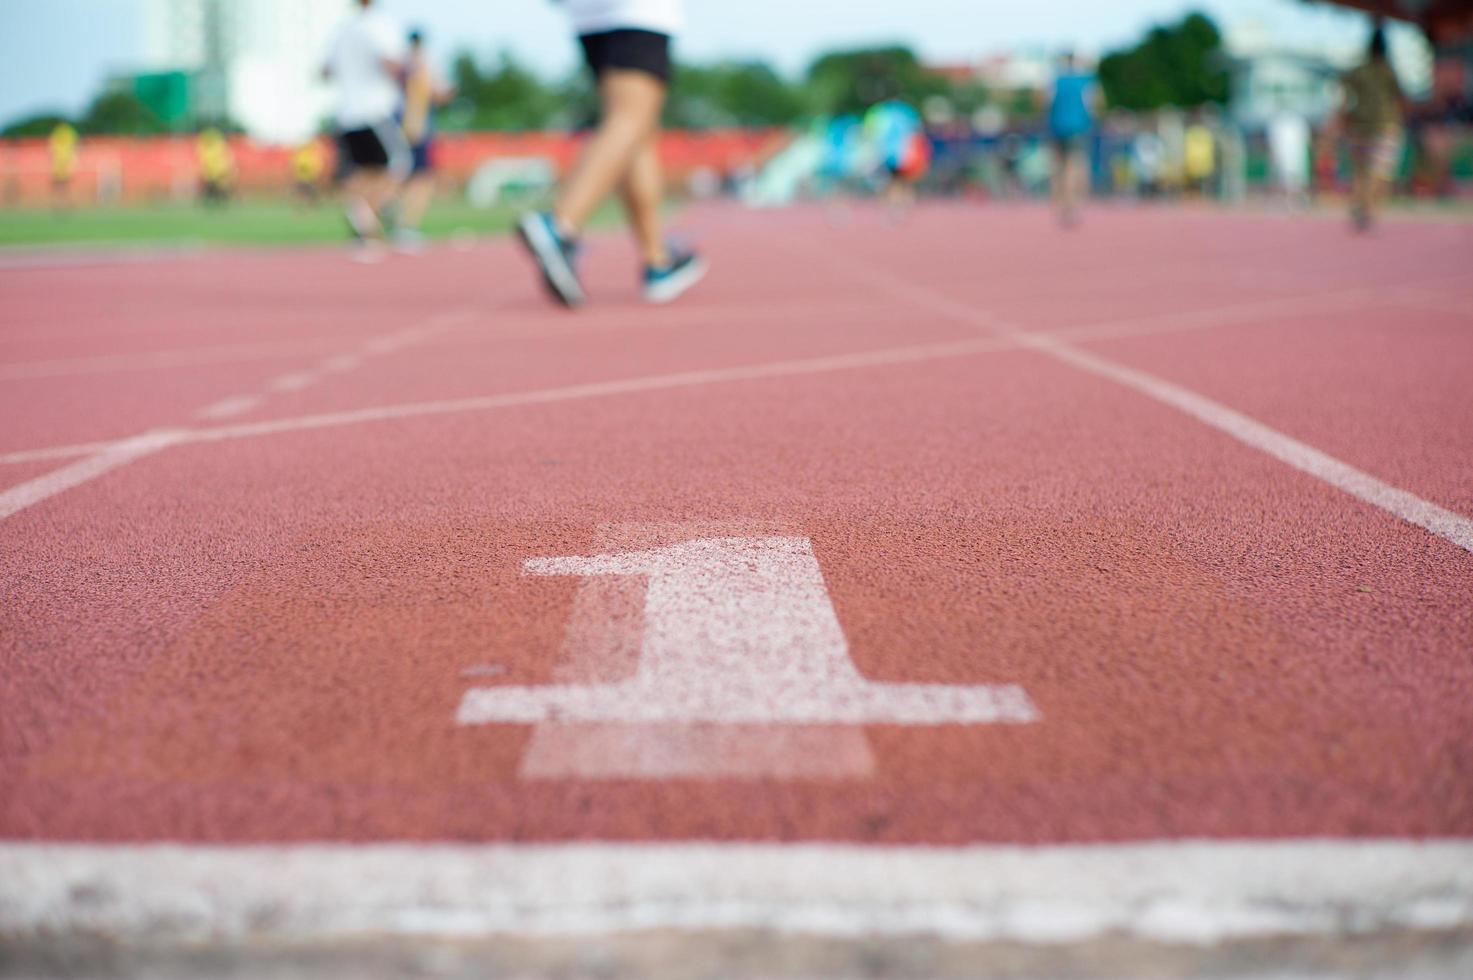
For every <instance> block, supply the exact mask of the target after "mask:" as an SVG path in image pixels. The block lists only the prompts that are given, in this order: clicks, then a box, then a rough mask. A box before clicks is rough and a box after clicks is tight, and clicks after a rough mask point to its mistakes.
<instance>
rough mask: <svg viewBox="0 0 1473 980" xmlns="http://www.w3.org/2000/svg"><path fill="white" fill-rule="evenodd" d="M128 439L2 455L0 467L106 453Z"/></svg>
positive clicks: (0, 456)
mask: <svg viewBox="0 0 1473 980" xmlns="http://www.w3.org/2000/svg"><path fill="white" fill-rule="evenodd" d="M126 441H127V440H126V439H109V440H106V441H104V442H78V443H73V444H71V445H70V446H48V447H46V448H45V449H21V450H18V451H16V452H13V453H3V454H0V465H5V466H14V465H17V464H21V463H44V462H47V461H48V460H53V459H75V458H76V457H78V456H91V455H93V454H94V453H101V452H106V451H107V450H109V449H112V448H114V447H115V446H118V445H121V444H122V443H124V442H126Z"/></svg>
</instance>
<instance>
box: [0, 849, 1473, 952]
mask: <svg viewBox="0 0 1473 980" xmlns="http://www.w3.org/2000/svg"><path fill="white" fill-rule="evenodd" d="M1470 925H1473V843H1469V842H1467V841H1431V842H1415V841H1406V840H1356V841H1351V840H1299V841H1277V842H1263V841H1241V842H1240V841H1182V842H1154V843H1144V844H1099V845H1065V846H1049V847H963V848H946V847H883V848H882V847H859V846H844V845H748V844H688V845H671V844H657V845H602V844H589V845H569V846H545V847H535V846H534V847H521V846H510V845H495V846H453V845H436V846H411V845H308V846H300V847H274V846H266V847H263V846H229V847H183V846H177V845H158V846H138V845H133V846H106V845H96V846H94V845H49V844H3V845H0V934H5V935H12V936H14V935H48V934H55V933H57V932H65V931H85V932H88V933H97V934H106V935H116V936H121V937H125V938H126V939H130V940H139V941H143V940H160V941H162V940H171V939H172V940H178V939H210V940H216V941H218V940H220V939H222V938H224V939H236V940H238V939H266V938H281V939H307V938H310V939H314V940H328V939H343V938H349V937H354V936H362V935H373V934H391V935H414V934H434V935H446V936H482V935H492V934H519V935H536V936H548V935H551V936H564V935H580V934H581V935H593V934H600V933H612V932H623V931H639V930H653V929H682V930H773V931H776V932H780V933H785V934H799V935H804V934H806V935H817V936H833V937H864V936H905V935H931V936H939V937H941V938H943V939H948V940H952V941H1015V942H1027V943H1039V944H1052V943H1067V942H1083V941H1086V940H1091V939H1096V938H1100V937H1105V936H1111V935H1124V936H1130V937H1133V938H1138V939H1147V940H1155V941H1162V942H1172V943H1203V944H1206V943H1214V942H1220V941H1222V940H1226V939H1233V938H1246V937H1266V936H1274V935H1328V936H1344V935H1350V934H1357V933H1373V932H1377V931H1381V930H1396V929H1425V930H1433V929H1457V928H1467V927H1468V926H1470Z"/></svg>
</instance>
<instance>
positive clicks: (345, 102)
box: [327, 10, 409, 130]
mask: <svg viewBox="0 0 1473 980" xmlns="http://www.w3.org/2000/svg"><path fill="white" fill-rule="evenodd" d="M408 46H409V42H408V41H407V39H406V38H405V36H404V32H403V31H402V30H401V29H400V28H399V25H398V24H396V23H394V21H393V20H391V19H390V18H388V17H386V16H384V15H383V14H380V13H375V12H374V11H372V10H364V11H360V12H359V13H356V14H354V15H353V16H352V17H350V18H349V19H348V20H347V21H346V22H345V23H344V24H343V26H342V27H340V28H338V33H337V36H336V37H334V38H333V42H332V47H331V48H330V49H329V50H328V56H327V67H328V70H329V71H330V72H331V73H332V81H333V83H334V84H335V85H336V86H337V121H338V126H339V127H340V128H342V129H344V130H352V129H366V128H368V127H369V126H376V125H378V124H379V123H381V122H384V121H385V120H388V119H391V118H393V115H394V113H395V112H396V111H397V110H398V108H399V80H398V79H397V78H395V77H394V76H393V75H392V74H390V73H389V72H388V70H386V69H385V68H384V61H386V60H387V61H403V60H404V57H405V54H406V51H407V49H408Z"/></svg>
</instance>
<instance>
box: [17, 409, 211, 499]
mask: <svg viewBox="0 0 1473 980" xmlns="http://www.w3.org/2000/svg"><path fill="white" fill-rule="evenodd" d="M185 438H186V434H185V433H184V432H183V431H180V430H164V431H158V432H149V433H145V434H144V435H141V436H135V437H134V438H132V439H124V440H122V441H121V442H116V443H113V444H112V445H110V446H108V447H107V448H106V449H103V450H102V451H100V452H98V453H96V454H95V455H92V456H87V457H85V458H83V459H80V460H78V461H77V462H75V463H72V464H71V465H69V466H64V467H62V468H61V469H59V470H54V471H52V472H50V473H47V474H45V475H44V476H38V477H36V478H35V479H33V480H27V481H26V482H25V483H22V484H20V485H19V486H15V487H11V488H10V489H9V490H6V491H4V492H3V493H0V520H4V519H5V518H7V517H10V516H12V515H13V514H17V513H19V512H20V511H23V510H25V509H26V508H27V507H30V506H32V505H34V504H38V503H40V502H41V501H43V500H46V499H49V498H51V497H54V496H56V495H57V494H59V493H62V492H64V491H67V490H70V489H71V488H73V487H76V486H80V485H81V484H83V483H86V482H87V481H89V480H95V479H96V478H97V477H99V476H102V475H103V474H104V473H107V472H110V471H111V470H115V469H117V468H118V467H120V466H126V465H127V464H128V463H131V462H133V461H134V460H136V459H141V458H143V457H144V456H151V455H153V454H154V453H156V452H158V451H159V450H161V449H165V448H167V447H169V446H172V445H176V444H177V443H180V442H183V441H184V440H185Z"/></svg>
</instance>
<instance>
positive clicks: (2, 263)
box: [0, 242, 202, 272]
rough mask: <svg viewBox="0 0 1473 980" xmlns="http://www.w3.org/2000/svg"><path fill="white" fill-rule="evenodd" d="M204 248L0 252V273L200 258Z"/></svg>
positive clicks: (187, 245)
mask: <svg viewBox="0 0 1473 980" xmlns="http://www.w3.org/2000/svg"><path fill="white" fill-rule="evenodd" d="M201 251H202V249H201V248H200V246H199V244H198V243H195V242H186V243H182V244H179V245H166V246H160V247H148V248H135V247H126V248H117V249H98V250H95V251H90V252H88V251H82V252H78V251H62V250H57V251H55V252H51V253H48V252H46V251H45V250H38V251H31V252H28V253H27V254H21V255H16V254H4V253H3V252H0V271H4V272H14V271H28V270H35V269H75V268H82V267H86V266H95V265H137V264H140V263H149V262H165V261H175V260H180V259H193V258H196V257H198V255H199V254H200V252H201Z"/></svg>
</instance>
